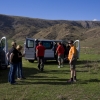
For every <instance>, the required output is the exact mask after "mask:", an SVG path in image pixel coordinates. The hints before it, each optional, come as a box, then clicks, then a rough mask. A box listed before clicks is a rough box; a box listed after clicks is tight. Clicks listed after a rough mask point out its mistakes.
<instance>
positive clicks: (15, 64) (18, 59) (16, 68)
mask: <svg viewBox="0 0 100 100" xmlns="http://www.w3.org/2000/svg"><path fill="white" fill-rule="evenodd" d="M11 46H12V48H11V49H10V50H9V52H8V53H7V55H6V56H7V59H8V62H9V65H10V70H9V73H8V82H9V83H10V84H16V82H15V74H16V76H17V79H19V80H20V79H24V78H25V77H24V76H23V72H22V57H23V56H24V55H23V54H22V53H21V50H22V46H21V45H17V44H16V42H12V43H11Z"/></svg>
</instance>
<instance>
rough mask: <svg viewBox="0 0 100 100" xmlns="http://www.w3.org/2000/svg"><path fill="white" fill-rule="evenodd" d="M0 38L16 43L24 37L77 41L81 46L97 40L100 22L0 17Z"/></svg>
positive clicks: (99, 34) (99, 33) (99, 32)
mask: <svg viewBox="0 0 100 100" xmlns="http://www.w3.org/2000/svg"><path fill="white" fill-rule="evenodd" d="M2 36H6V37H8V39H15V40H17V41H22V40H24V39H25V37H33V38H45V39H56V40H58V39H63V40H69V39H73V40H75V39H79V40H81V41H83V44H87V43H88V42H89V41H91V42H92V40H93V41H95V42H96V41H97V40H98V39H99V36H100V21H68V20H45V19H34V18H27V17H18V16H7V15H0V37H2ZM99 40H100V39H99ZM84 41H86V42H87V43H85V42H84ZM98 42H99V41H97V42H96V43H98ZM96 43H95V44H96ZM99 43H100V42H99ZM95 44H92V45H95Z"/></svg>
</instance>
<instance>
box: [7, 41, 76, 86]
mask: <svg viewBox="0 0 100 100" xmlns="http://www.w3.org/2000/svg"><path fill="white" fill-rule="evenodd" d="M11 45H12V48H11V49H10V50H9V52H8V53H7V58H8V61H9V64H10V70H9V74H8V82H10V84H15V83H16V82H15V74H16V75H17V79H23V78H24V77H23V72H22V57H23V56H24V54H22V53H21V50H22V46H21V45H17V44H16V42H12V43H11ZM68 47H69V48H68V49H69V50H67V49H65V48H64V46H63V45H62V43H61V42H58V43H57V48H56V52H55V55H57V60H58V68H60V67H63V64H64V55H65V54H64V53H65V51H67V52H68V55H66V56H65V58H66V59H67V60H69V65H70V73H71V78H70V79H69V80H68V81H67V82H76V61H77V50H76V47H75V46H74V45H73V41H72V40H71V41H69V42H68ZM44 55H45V47H44V46H43V45H42V42H39V43H38V45H37V46H36V58H37V61H38V69H39V70H40V71H43V70H44Z"/></svg>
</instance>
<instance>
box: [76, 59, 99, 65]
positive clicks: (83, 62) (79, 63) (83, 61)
mask: <svg viewBox="0 0 100 100" xmlns="http://www.w3.org/2000/svg"><path fill="white" fill-rule="evenodd" d="M87 63H100V61H99V60H97V61H92V60H78V61H77V65H81V64H87Z"/></svg>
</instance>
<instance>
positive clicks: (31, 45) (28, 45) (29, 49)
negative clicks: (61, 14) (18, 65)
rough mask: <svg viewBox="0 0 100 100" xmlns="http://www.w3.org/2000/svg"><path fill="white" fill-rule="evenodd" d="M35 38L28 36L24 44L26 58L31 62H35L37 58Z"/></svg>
mask: <svg viewBox="0 0 100 100" xmlns="http://www.w3.org/2000/svg"><path fill="white" fill-rule="evenodd" d="M35 47H36V44H35V39H31V38H26V41H25V44H24V52H25V59H27V60H28V61H29V62H33V61H34V60H35Z"/></svg>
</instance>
